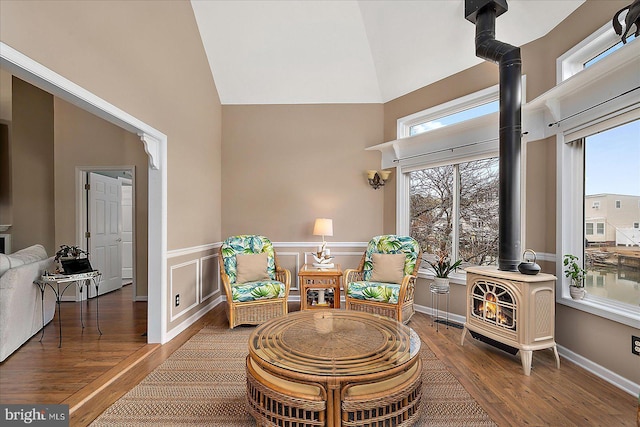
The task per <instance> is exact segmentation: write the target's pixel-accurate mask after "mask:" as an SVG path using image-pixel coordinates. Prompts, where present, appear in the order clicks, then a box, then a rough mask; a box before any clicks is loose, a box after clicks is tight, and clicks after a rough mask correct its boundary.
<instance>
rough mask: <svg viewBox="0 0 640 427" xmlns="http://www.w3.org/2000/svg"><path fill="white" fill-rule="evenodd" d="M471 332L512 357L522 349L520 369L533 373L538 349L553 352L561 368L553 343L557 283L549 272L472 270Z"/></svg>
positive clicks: (466, 327)
mask: <svg viewBox="0 0 640 427" xmlns="http://www.w3.org/2000/svg"><path fill="white" fill-rule="evenodd" d="M466 271H467V321H466V322H465V324H464V330H463V332H462V339H461V341H460V344H461V345H464V339H465V336H466V334H467V331H469V332H471V333H472V335H476V338H478V339H480V340H482V341H487V342H489V343H490V344H493V345H496V346H497V347H499V348H502V349H503V350H505V351H509V352H511V353H512V354H515V353H517V352H518V351H520V359H521V361H522V369H523V370H524V374H525V375H530V374H531V360H532V355H533V351H534V350H542V349H546V348H550V349H552V350H553V353H554V355H555V358H556V366H557V367H558V368H560V358H559V356H558V349H557V346H556V342H555V324H554V323H555V320H554V319H555V282H556V277H555V276H552V275H551V274H544V273H541V274H537V275H533V276H532V275H525V274H520V273H514V272H509V271H500V270H497V269H496V268H495V267H468V268H467V269H466Z"/></svg>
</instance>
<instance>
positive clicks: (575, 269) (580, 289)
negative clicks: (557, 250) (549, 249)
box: [563, 254, 587, 299]
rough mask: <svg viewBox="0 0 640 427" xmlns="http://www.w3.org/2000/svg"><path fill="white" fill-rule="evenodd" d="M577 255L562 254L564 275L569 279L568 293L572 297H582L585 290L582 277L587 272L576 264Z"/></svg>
mask: <svg viewBox="0 0 640 427" xmlns="http://www.w3.org/2000/svg"><path fill="white" fill-rule="evenodd" d="M577 261H578V257H577V256H575V255H572V254H566V255H565V256H564V260H563V264H564V275H565V277H568V278H569V279H571V283H570V284H569V294H570V295H571V298H573V299H582V298H584V296H585V294H586V293H587V291H586V290H585V288H584V278H585V276H586V275H587V272H586V271H585V270H584V269H583V268H582V267H580V266H579V265H578V262H577Z"/></svg>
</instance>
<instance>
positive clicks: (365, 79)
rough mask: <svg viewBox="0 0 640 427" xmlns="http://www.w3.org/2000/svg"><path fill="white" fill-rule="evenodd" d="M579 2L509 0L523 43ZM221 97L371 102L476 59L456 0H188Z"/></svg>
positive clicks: (505, 31)
mask: <svg viewBox="0 0 640 427" xmlns="http://www.w3.org/2000/svg"><path fill="white" fill-rule="evenodd" d="M583 2H584V0H509V2H508V5H509V10H508V11H507V12H506V13H505V14H503V15H501V16H500V17H498V19H497V21H496V38H497V39H498V40H500V41H504V42H506V43H509V44H512V45H516V46H522V45H524V44H526V43H528V42H531V41H533V40H535V39H537V38H540V37H542V36H544V35H545V34H546V33H548V32H549V31H550V30H551V29H553V28H554V27H556V26H557V25H558V24H559V23H560V22H561V21H562V20H563V19H565V18H566V17H567V16H568V15H569V14H571V13H572V12H573V11H574V10H575V9H576V8H578V7H579V6H580V5H581V4H582V3H583ZM191 4H192V7H193V10H194V13H195V17H196V21H197V23H198V28H199V30H200V35H201V37H202V42H203V45H204V48H205V51H206V53H207V57H208V60H209V65H210V66H211V70H212V74H213V76H214V79H215V82H216V86H217V88H218V93H219V95H220V100H221V102H222V104H226V105H229V104H318V103H380V102H387V101H389V100H392V99H395V98H397V97H399V96H402V95H404V94H407V93H409V92H412V91H414V90H416V89H419V88H421V87H423V86H426V85H429V84H430V83H433V82H436V81H438V80H440V79H442V78H444V77H447V76H449V75H451V74H454V73H456V72H459V71H462V70H464V69H466V68H469V67H472V66H473V65H476V64H478V63H480V62H481V61H482V60H481V59H479V58H477V57H476V56H475V52H474V35H475V27H474V25H473V24H471V23H470V22H469V21H467V20H466V19H465V17H464V0H423V1H401V0H397V1H364V0H362V1H353V0H334V1H329V0H325V1H306V0H305V1H303V0H289V1H284V0H282V1H269V0H258V1H221V0H218V1H210V0H191Z"/></svg>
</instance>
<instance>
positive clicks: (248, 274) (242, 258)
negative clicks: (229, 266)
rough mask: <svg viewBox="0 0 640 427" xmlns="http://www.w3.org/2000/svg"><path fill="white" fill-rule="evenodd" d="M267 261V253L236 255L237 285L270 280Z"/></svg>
mask: <svg viewBox="0 0 640 427" xmlns="http://www.w3.org/2000/svg"><path fill="white" fill-rule="evenodd" d="M267 259H268V258H267V254H266V253H261V254H238V255H236V283H247V282H258V281H260V280H269V274H268V273H267Z"/></svg>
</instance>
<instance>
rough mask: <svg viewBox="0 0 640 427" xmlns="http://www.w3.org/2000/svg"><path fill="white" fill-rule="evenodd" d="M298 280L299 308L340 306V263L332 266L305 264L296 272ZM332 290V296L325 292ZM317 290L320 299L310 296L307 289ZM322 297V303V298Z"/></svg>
mask: <svg viewBox="0 0 640 427" xmlns="http://www.w3.org/2000/svg"><path fill="white" fill-rule="evenodd" d="M298 277H299V279H300V280H299V282H300V310H308V309H315V308H324V309H326V308H340V283H341V282H342V269H341V268H340V264H336V265H335V267H333V268H317V267H313V266H311V265H308V264H305V265H304V266H303V267H302V268H301V269H300V272H299V273H298ZM327 289H329V290H332V291H333V298H331V296H330V295H327V294H326V290H327ZM310 290H317V291H318V294H319V299H320V301H319V302H318V301H315V300H314V299H313V298H312V297H310V295H308V294H309V291H310ZM323 299H324V301H325V302H324V303H322V300H323Z"/></svg>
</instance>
